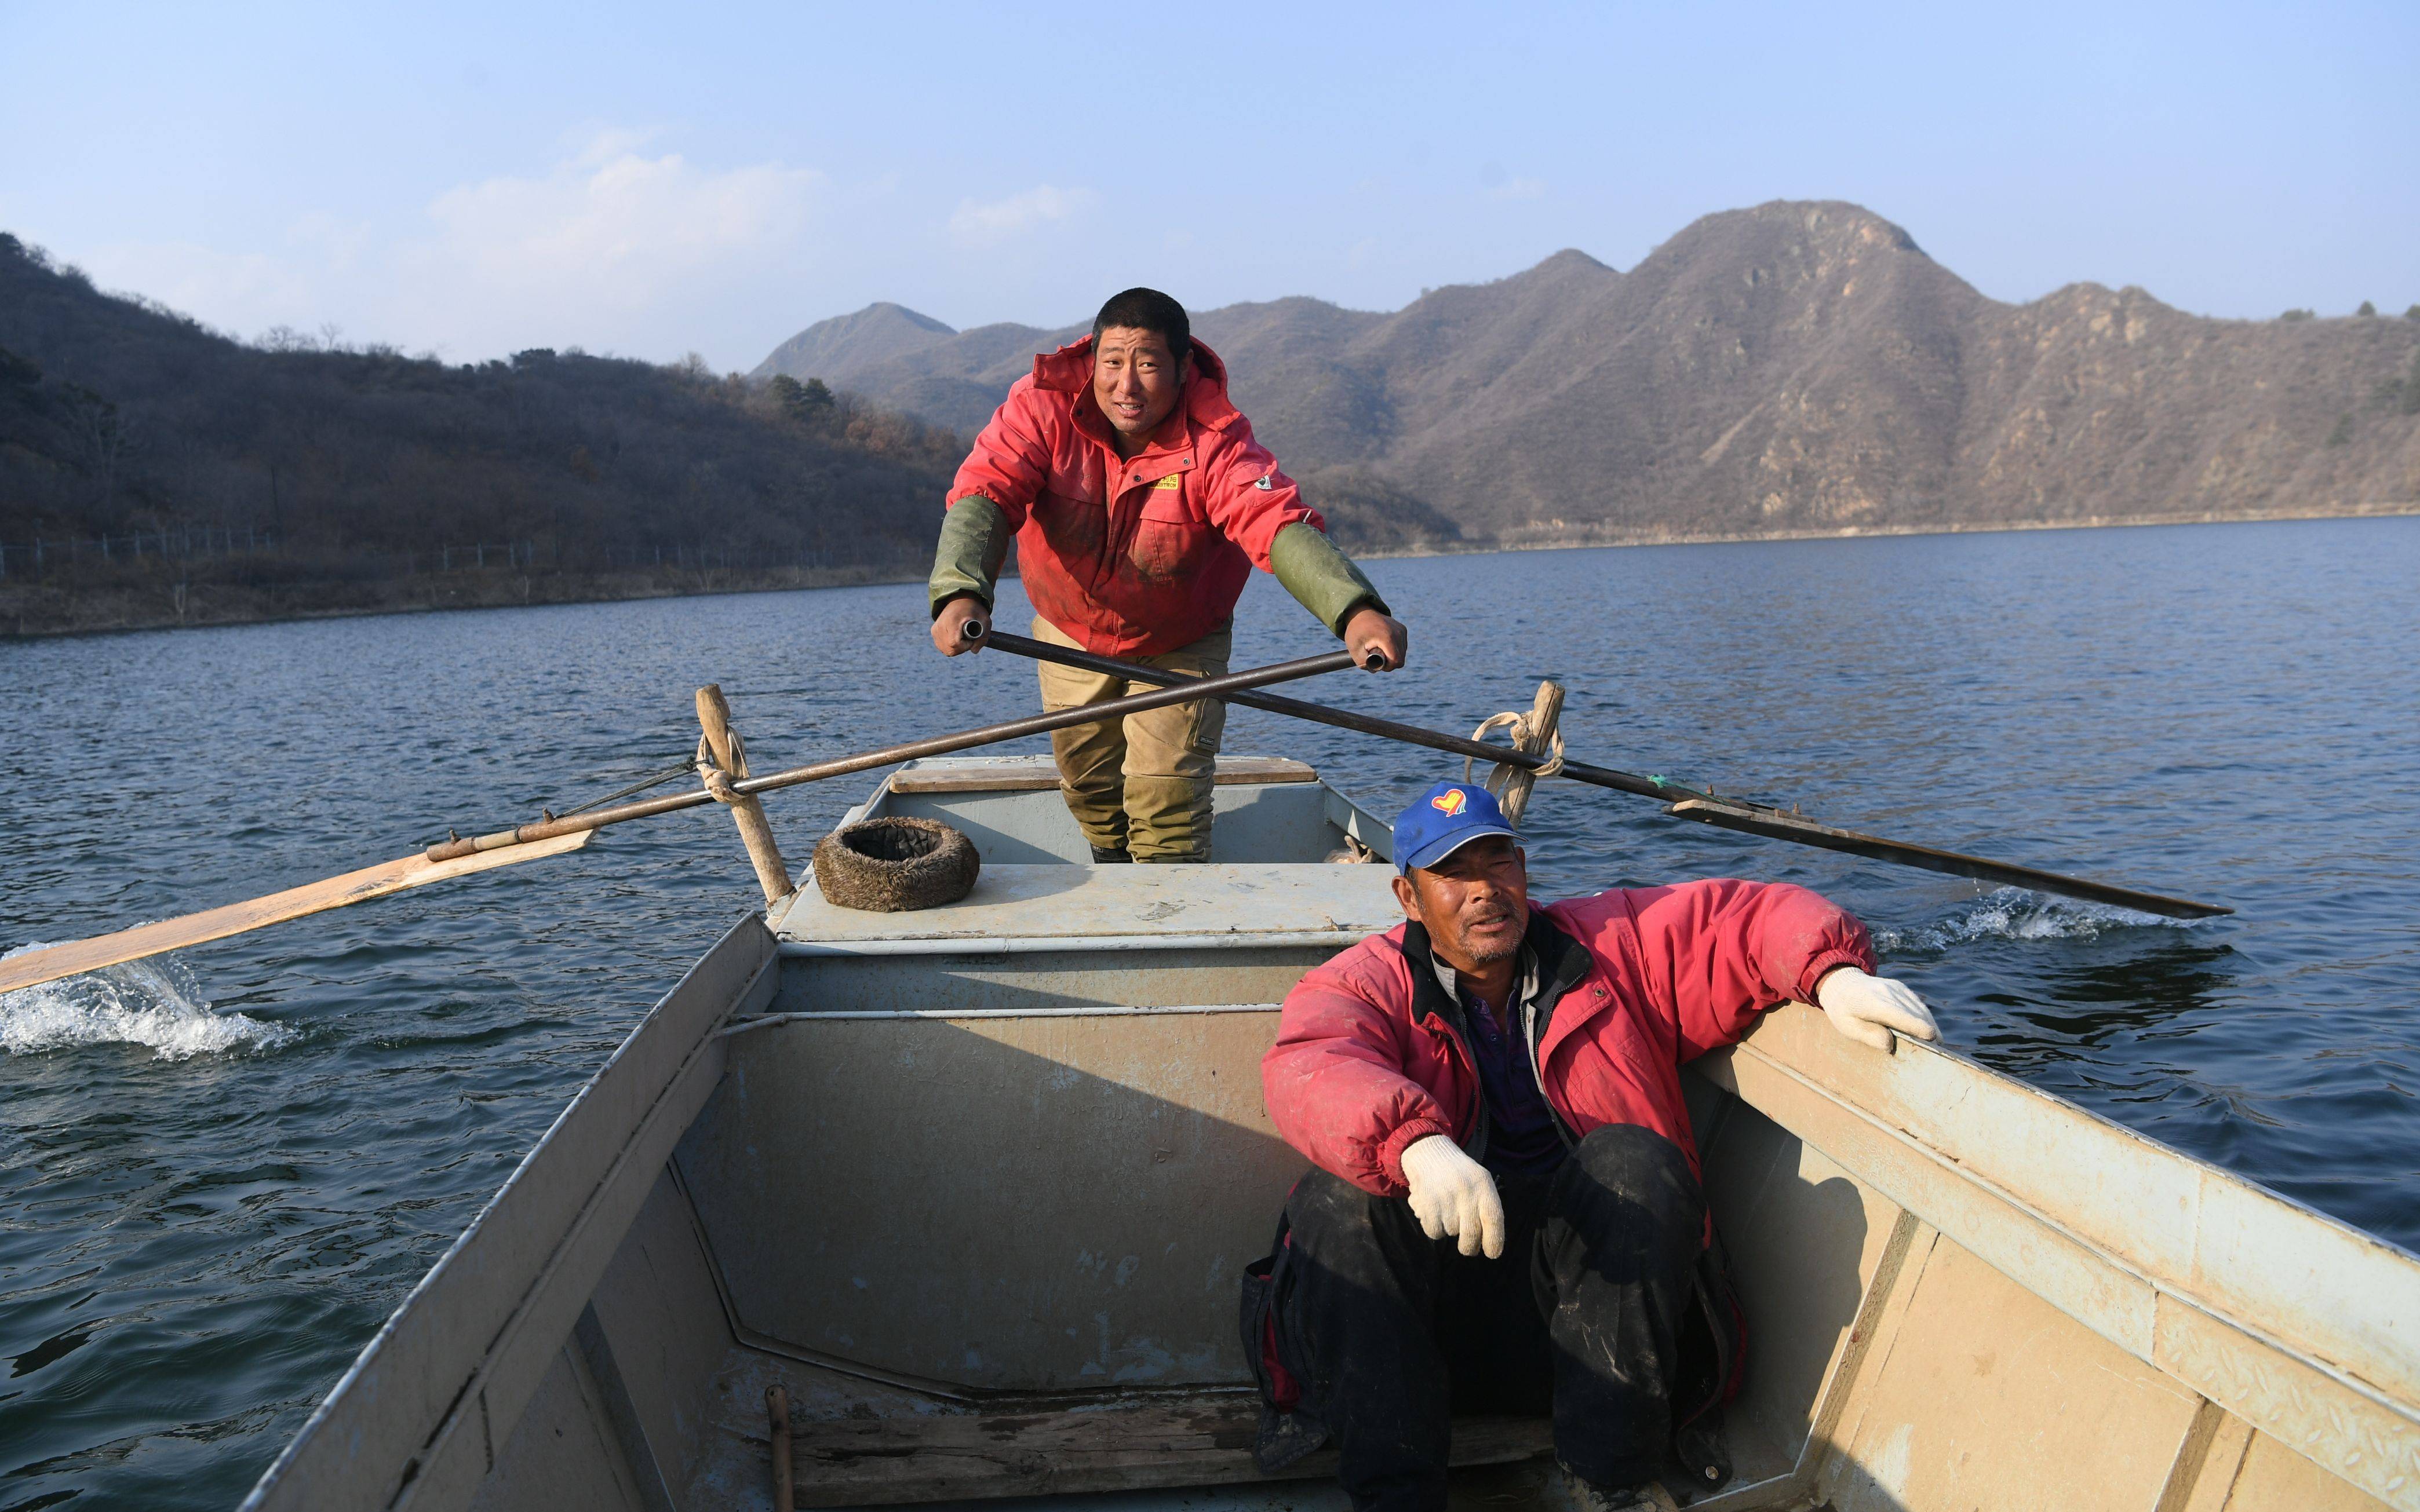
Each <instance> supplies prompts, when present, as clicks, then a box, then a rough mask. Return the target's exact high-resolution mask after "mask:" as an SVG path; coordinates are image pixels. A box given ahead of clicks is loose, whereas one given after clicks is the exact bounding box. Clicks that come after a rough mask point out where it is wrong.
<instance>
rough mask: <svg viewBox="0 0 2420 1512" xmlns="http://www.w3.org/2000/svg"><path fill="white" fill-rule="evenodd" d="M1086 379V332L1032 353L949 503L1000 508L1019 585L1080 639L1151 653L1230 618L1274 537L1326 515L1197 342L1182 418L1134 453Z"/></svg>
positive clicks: (1114, 652)
mask: <svg viewBox="0 0 2420 1512" xmlns="http://www.w3.org/2000/svg"><path fill="white" fill-rule="evenodd" d="M1092 385H1093V338H1092V337H1090V336H1086V337H1085V338H1083V339H1082V340H1081V341H1078V342H1073V343H1071V344H1069V345H1067V346H1065V347H1060V348H1059V349H1058V350H1057V351H1055V352H1052V353H1050V354H1049V355H1048V356H1047V357H1036V358H1035V359H1034V360H1033V376H1032V378H1019V379H1017V380H1016V387H1014V388H1012V389H1010V390H1009V391H1008V398H1007V400H1006V402H1004V403H1003V404H1001V407H1000V409H999V410H998V411H997V412H996V413H994V414H993V416H992V417H991V424H988V425H985V427H984V428H983V434H982V435H980V436H978V437H976V438H975V449H974V451H973V452H972V453H971V454H970V455H968V457H967V459H966V460H965V461H964V462H962V463H960V464H959V465H958V475H957V478H956V480H955V481H954V482H953V483H952V484H951V485H950V495H949V501H950V502H951V503H953V504H954V503H956V502H957V501H959V500H961V499H965V498H968V497H970V496H971V495H974V494H981V495H983V496H984V497H985V499H988V500H990V501H992V502H993V503H995V504H998V505H999V506H1000V508H1001V513H1002V514H1004V515H1006V516H1007V517H1008V523H1009V528H1010V529H1011V530H1014V531H1016V548H1017V549H1016V561H1017V571H1018V572H1019V573H1020V574H1022V575H1023V577H1024V579H1025V592H1026V595H1027V596H1028V597H1030V598H1031V599H1032V600H1033V607H1034V609H1036V610H1038V611H1039V612H1040V613H1041V615H1042V617H1043V618H1044V619H1046V620H1048V621H1049V622H1050V623H1051V624H1052V625H1057V626H1058V627H1059V628H1060V629H1062V630H1064V631H1065V632H1066V633H1067V634H1068V635H1069V636H1071V637H1073V638H1074V639H1075V640H1078V641H1079V642H1081V643H1082V644H1083V646H1084V649H1086V650H1087V651H1091V652H1094V653H1096V654H1098V655H1101V656H1156V655H1158V654H1159V653H1161V652H1163V651H1173V650H1175V649H1176V648H1177V647H1179V646H1182V645H1186V644H1188V643H1190V642H1192V641H1195V640H1201V639H1202V637H1203V636H1205V635H1208V634H1209V633H1210V632H1211V631H1213V630H1216V629H1217V628H1218V627H1219V626H1220V625H1223V624H1225V623H1226V622H1227V621H1228V620H1229V619H1230V618H1232V617H1233V614H1234V611H1235V600H1236V598H1237V597H1238V596H1239V595H1241V594H1242V593H1243V591H1244V583H1245V581H1246V579H1249V578H1250V577H1251V575H1252V569H1253V568H1254V567H1259V568H1260V569H1261V570H1262V571H1264V572H1266V571H1268V570H1269V543H1270V542H1272V541H1274V540H1276V539H1277V534H1278V532H1280V531H1281V530H1283V529H1285V527H1287V526H1289V525H1292V524H1294V523H1295V522H1296V521H1297V520H1306V521H1309V522H1310V523H1311V525H1313V526H1316V527H1318V528H1320V529H1323V530H1324V529H1326V522H1325V521H1323V520H1322V519H1321V518H1320V517H1319V515H1318V513H1317V512H1316V511H1314V510H1312V509H1311V507H1310V506H1309V505H1307V504H1305V503H1304V502H1303V501H1302V496H1301V494H1300V493H1299V492H1298V491H1297V490H1296V489H1295V486H1294V480H1293V479H1292V478H1289V477H1287V476H1286V475H1285V474H1284V473H1282V472H1280V471H1278V463H1277V458H1276V457H1274V456H1271V455H1269V452H1268V449H1267V448H1266V447H1264V446H1263V445H1261V444H1260V443H1259V442H1258V441H1255V440H1252V423H1251V422H1250V421H1249V420H1246V419H1245V418H1244V416H1243V414H1242V412H1241V411H1239V410H1238V409H1236V408H1235V407H1234V406H1233V405H1232V404H1230V403H1228V402H1227V368H1226V364H1225V363H1221V362H1219V361H1218V354H1217V353H1215V352H1213V351H1211V349H1210V348H1209V347H1204V346H1203V345H1202V343H1200V342H1198V341H1197V342H1195V343H1194V344H1193V370H1192V373H1191V375H1190V376H1189V377H1187V379H1186V380H1185V392H1184V393H1183V394H1182V395H1180V396H1179V398H1178V400H1177V406H1176V410H1175V412H1174V413H1173V414H1171V415H1170V416H1169V418H1168V420H1167V422H1166V423H1165V424H1162V425H1161V426H1160V428H1159V431H1158V433H1157V434H1156V435H1155V436H1154V437H1153V438H1152V442H1151V445H1150V446H1149V447H1147V448H1145V449H1144V450H1143V451H1142V452H1141V453H1140V455H1136V456H1134V457H1131V458H1121V457H1120V456H1119V455H1118V453H1117V448H1116V447H1115V446H1114V445H1112V444H1111V443H1110V440H1109V436H1110V431H1109V422H1108V421H1107V420H1106V419H1104V418H1103V417H1102V415H1101V409H1100V406H1098V405H1096V404H1094V402H1093V395H1092Z"/></svg>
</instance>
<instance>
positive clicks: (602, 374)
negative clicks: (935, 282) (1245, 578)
mask: <svg viewBox="0 0 2420 1512" xmlns="http://www.w3.org/2000/svg"><path fill="white" fill-rule="evenodd" d="M900 315H901V316H905V312H900ZM912 319H913V317H907V322H905V323H912ZM937 339H939V336H938V334H937ZM284 345H285V347H287V349H281V350H264V349H261V348H259V347H249V346H244V345H241V344H239V343H237V342H233V341H230V340H228V339H226V338H225V337H223V336H220V335H218V334H215V333H213V332H209V331H207V330H204V329H203V328H201V327H200V326H198V325H196V324H194V322H192V321H190V320H187V319H185V318H183V317H181V316H177V315H175V314H174V313H173V312H169V311H165V310H162V309H159V308H157V307H153V306H148V305H146V304H144V303H141V302H139V301H130V300H124V299H118V298H114V297H111V296H108V295H103V294H101V293H99V292H97V291H95V290H94V289H93V288H92V286H91V285H89V284H88V283H86V282H85V280H84V278H83V276H82V275H81V274H78V273H76V272H74V271H73V270H66V269H60V268H57V267H55V266H54V265H52V264H51V263H50V262H49V260H48V259H47V258H45V257H44V256H43V255H41V254H39V252H36V251H33V250H31V249H28V248H26V247H25V246H24V245H23V243H21V242H19V241H18V240H17V239H14V238H12V237H6V236H0V630H6V629H8V628H19V629H21V630H39V629H45V628H75V627H88V626H99V625H119V624H146V623H154V622H157V621H161V620H166V621H167V622H168V623H176V622H177V621H178V620H191V619H241V618H259V617H264V616H270V615H278V614H287V613H296V612H313V611H321V610H331V609H365V608H391V607H405V606H410V605H418V604H456V603H483V602H494V601H498V600H500V599H509V601H512V602H526V601H535V600H544V599H560V598H586V597H619V596H628V595H630V594H644V593H660V592H674V591H695V590H697V589H699V588H705V587H742V586H770V585H775V584H782V583H794V582H810V581H830V580H851V579H861V578H864V577H866V576H869V575H883V576H898V575H917V574H921V573H922V572H923V570H924V568H925V567H926V566H927V565H929V563H930V561H931V551H932V542H933V530H934V519H935V517H936V514H937V511H938V505H939V499H940V496H941V490H942V488H943V487H944V486H945V485H946V484H947V482H948V480H949V476H950V473H951V471H952V469H953V467H954V464H955V462H956V460H957V458H958V456H959V455H961V453H962V451H963V447H962V445H961V443H960V442H959V441H958V440H957V439H956V438H955V437H954V436H952V435H950V434H948V433H947V432H944V431H939V430H936V429H934V428H933V427H931V426H928V425H926V424H923V423H921V422H918V421H914V420H911V419H908V418H907V417H905V416H902V415H900V414H897V413H895V412H891V411H886V410H883V409H877V408H876V407H874V406H872V405H869V404H866V403H864V402H863V401H861V400H857V399H852V398H847V397H844V398H842V399H840V400H839V401H837V402H834V403H827V404H821V405H815V404H795V403H794V404H792V405H789V406H785V405H784V404H783V402H782V400H781V399H780V397H779V396H778V395H775V394H773V393H768V392H767V391H765V390H762V389H759V388H756V387H754V386H752V385H749V384H747V383H745V382H742V381H739V380H737V379H723V378H715V377H713V376H711V375H708V374H706V373H705V372H703V371H702V370H693V369H680V368H664V367H657V366H654V365H651V364H648V363H637V362H628V361H619V360H613V359H603V358H592V357H585V356H582V355H580V354H578V353H562V354H558V353H555V352H551V351H529V352H522V353H520V354H519V355H517V356H516V357H514V358H513V360H512V361H511V362H509V363H481V364H477V365H475V366H471V365H464V366H448V365H446V364H444V363H438V362H434V361H427V360H416V359H409V358H406V357H403V356H402V355H400V354H398V353H396V352H393V351H389V350H381V349H376V348H373V349H370V350H365V351H345V350H325V349H312V348H311V347H310V346H309V344H307V343H303V342H301V341H299V340H294V339H289V340H288V341H287V342H286V343H285V344H284ZM861 345H864V344H862V343H861ZM834 349H836V350H841V351H844V352H845V351H846V350H849V349H850V348H849V347H847V346H846V345H845V344H843V345H841V346H839V347H835V348H834ZM38 540H39V541H42V542H43V543H44V545H43V548H42V549H41V551H40V553H39V566H38V563H37V555H36V550H35V547H34V543H35V542H36V541H38Z"/></svg>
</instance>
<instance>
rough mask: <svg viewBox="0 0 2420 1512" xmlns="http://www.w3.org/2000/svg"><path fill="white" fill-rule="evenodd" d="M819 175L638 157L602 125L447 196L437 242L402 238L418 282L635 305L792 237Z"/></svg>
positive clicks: (438, 212) (543, 300)
mask: <svg viewBox="0 0 2420 1512" xmlns="http://www.w3.org/2000/svg"><path fill="white" fill-rule="evenodd" d="M821 181H822V176H821V175H819V174H816V173H814V171H813V170H810V169H803V168H786V167H783V166H782V165H780V164H778V163H763V164H758V165H756V166H752V167H743V168H730V169H722V170H708V169H702V168H699V167H696V166H694V165H692V164H691V163H690V162H688V161H687V160H686V159H684V158H682V157H681V156H680V155H679V154H678V153H667V154H665V155H664V156H661V157H657V158H648V157H644V156H642V155H640V153H639V152H638V151H637V150H636V143H635V139H633V138H631V137H629V136H628V135H627V134H626V133H612V132H608V133H600V134H599V136H598V137H597V139H596V140H595V141H593V142H592V143H591V144H589V146H588V147H585V148H584V149H583V150H582V152H581V153H580V154H578V155H577V156H575V157H573V158H571V159H569V160H567V161H566V162H561V163H558V164H557V165H556V166H555V167H554V169H553V170H552V171H551V172H550V173H548V174H547V175H545V176H544V177H535V178H515V177H503V178H489V179H487V180H485V181H484V182H481V183H477V184H466V185H463V186H461V187H459V188H457V189H451V190H448V191H447V192H445V193H442V194H441V195H439V196H438V197H437V199H436V200H435V202H433V203H432V204H431V205H430V206H429V207H428V214H429V218H430V219H431V220H432V221H434V222H435V223H436V224H437V229H438V234H437V236H436V238H435V239H432V240H429V241H426V242H422V243H419V244H417V245H412V246H409V247H407V248H405V249H403V251H402V254H401V257H400V261H401V264H402V267H403V270H405V271H406V272H407V273H408V274H409V275H410V276H411V277H412V278H413V279H414V280H415V281H420V282H427V283H429V284H434V285H458V286H460V287H462V289H463V290H464V291H465V292H467V293H470V294H472V295H473V297H490V298H492V297H497V296H504V297H509V298H511V299H513V300H515V301H538V302H539V304H540V305H541V306H553V307H556V308H558V309H560V310H562V311H563V312H564V313H565V314H566V315H568V314H572V313H575V312H579V311H593V310H595V309H597V307H599V306H609V307H613V308H617V309H621V310H636V309H643V308H646V307H649V306H652V305H654V304H656V303H658V302H659V301H661V300H662V299H663V298H664V297H665V296H666V294H667V293H669V292H671V291H672V289H674V288H675V286H677V285H680V284H681V283H683V282H685V281H687V280H690V279H695V278H702V277H707V276H711V275H715V274H718V273H727V272H729V271H731V270H732V269H733V267H734V265H735V263H737V264H744V265H751V266H753V265H757V264H760V263H762V262H764V261H765V260H767V259H768V258H772V257H778V256H780V255H783V253H784V252H786V251H788V250H790V249H792V248H795V247H796V246H797V245H798V243H799V240H800V239H802V237H803V235H804V233H805V232H806V231H807V229H808V226H809V224H810V220H811V210H812V208H813V199H814V192H815V191H816V189H817V188H818V186H819V185H820V183H821Z"/></svg>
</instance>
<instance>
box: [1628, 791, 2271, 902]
mask: <svg viewBox="0 0 2420 1512" xmlns="http://www.w3.org/2000/svg"><path fill="white" fill-rule="evenodd" d="M1664 811H1665V812H1666V813H1668V814H1670V815H1671V816H1672V817H1673V818H1675V819H1694V820H1696V821H1697V822H1698V823H1699V824H1702V825H1715V826H1716V827H1718V828H1722V829H1730V830H1736V831H1738V832H1739V833H1741V834H1744V835H1761V836H1763V837H1765V838H1766V839H1768V840H1786V841H1796V842H1797V843H1798V844H1801V845H1813V846H1817V847H1819V848H1821V849H1823V850H1827V851H1840V852H1843V853H1845V854H1847V855H1850V856H1865V857H1867V858H1868V859H1869V860H1875V861H1892V862H1896V863H1898V864H1899V865H1900V866H1913V867H1919V868H1922V869H1923V870H1924V871H1927V872H1943V873H1946V874H1947V875H1949V876H1953V877H1973V878H1975V879H1976V880H1977V881H1979V882H1997V883H2000V884H2003V885H2004V886H2007V887H2026V888H2030V889H2032V890H2033V891H2036V892H2055V893H2057V894H2059V895H2060V896H2061V897H2066V898H2082V899H2085V900H2086V901H2088V902H2091V903H2109V904H2112V905H2113V906H2116V907H2118V908H2132V909H2133V910H2135V911H2136V912H2137V913H2145V914H2158V915H2161V916H2163V917H2164V918H2216V917H2218V916H2219V915H2221V914H2231V913H2233V912H2235V910H2234V909H2232V908H2226V907H2222V906H2221V905H2219V904H2217V903H2195V902H2193V901H2192V900H2190V899H2186V898H2170V897H2167V896H2164V894H2161V893H2156V892H2138V891H2136V890H2135V889H2134V888H2133V887H2113V886H2112V885H2110V884H2109V883H2106V882H2093V881H2089V880H2087V879H2086V878H2083V877H2070V876H2061V875H2060V874H2059V873H2057V872H2041V871H2037V870H2036V869H2034V868H2032V867H2029V866H2013V865H2010V864H2009V862H2006V861H1994V860H1991V859H1989V858H1987V857H1985V856H1967V855H1963V854H1962V853H1960V852H1958V851H1944V850H1936V849H1934V848H1933V847H1931V846H1930V845H1911V844H1908V843H1907V842H1906V841H1896V840H1885V839H1883V838H1882V837H1881V836H1879V835H1867V834H1861V833H1859V832H1858V831H1856V830H1854V829H1839V828H1836V827H1835V826H1833V825H1825V824H1819V823H1817V822H1816V821H1814V820H1812V819H1807V818H1802V817H1800V816H1799V815H1797V814H1787V813H1782V812H1780V811H1779V810H1773V809H1763V808H1750V807H1748V806H1746V805H1744V804H1729V803H1723V802H1721V801H1719V800H1715V801H1708V800H1706V799H1703V798H1691V799H1686V800H1683V802H1680V803H1676V804H1674V805H1672V806H1671V807H1670V808H1668V809H1667V810H1664Z"/></svg>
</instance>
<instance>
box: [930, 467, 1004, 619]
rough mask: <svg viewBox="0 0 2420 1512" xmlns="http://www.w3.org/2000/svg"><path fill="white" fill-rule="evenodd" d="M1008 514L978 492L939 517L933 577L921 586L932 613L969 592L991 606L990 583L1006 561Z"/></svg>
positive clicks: (997, 575)
mask: <svg viewBox="0 0 2420 1512" xmlns="http://www.w3.org/2000/svg"><path fill="white" fill-rule="evenodd" d="M1008 542H1009V529H1008V517H1007V516H1005V515H1003V514H1001V512H1000V506H999V505H998V504H995V503H993V502H992V501H990V500H988V499H985V497H984V496H983V495H981V494H979V493H978V494H969V495H968V496H967V497H965V498H964V499H961V500H959V501H957V502H956V503H954V504H952V505H951V506H950V507H949V510H948V512H947V513H945V514H943V515H942V517H941V540H940V544H939V546H937V547H935V548H933V576H932V578H931V579H930V580H928V581H927V582H926V583H925V585H924V592H925V596H926V597H928V598H929V599H931V600H932V608H933V615H934V617H935V618H936V619H939V617H940V613H941V606H942V605H944V604H946V603H948V602H949V601H950V600H951V599H954V598H961V597H964V596H965V595H967V594H973V595H974V596H975V597H977V598H980V599H982V600H983V606H984V608H985V609H989V608H991V594H992V585H993V584H994V583H996V582H998V581H999V580H1000V568H1001V563H1004V562H1006V561H1007V560H1008Z"/></svg>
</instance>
